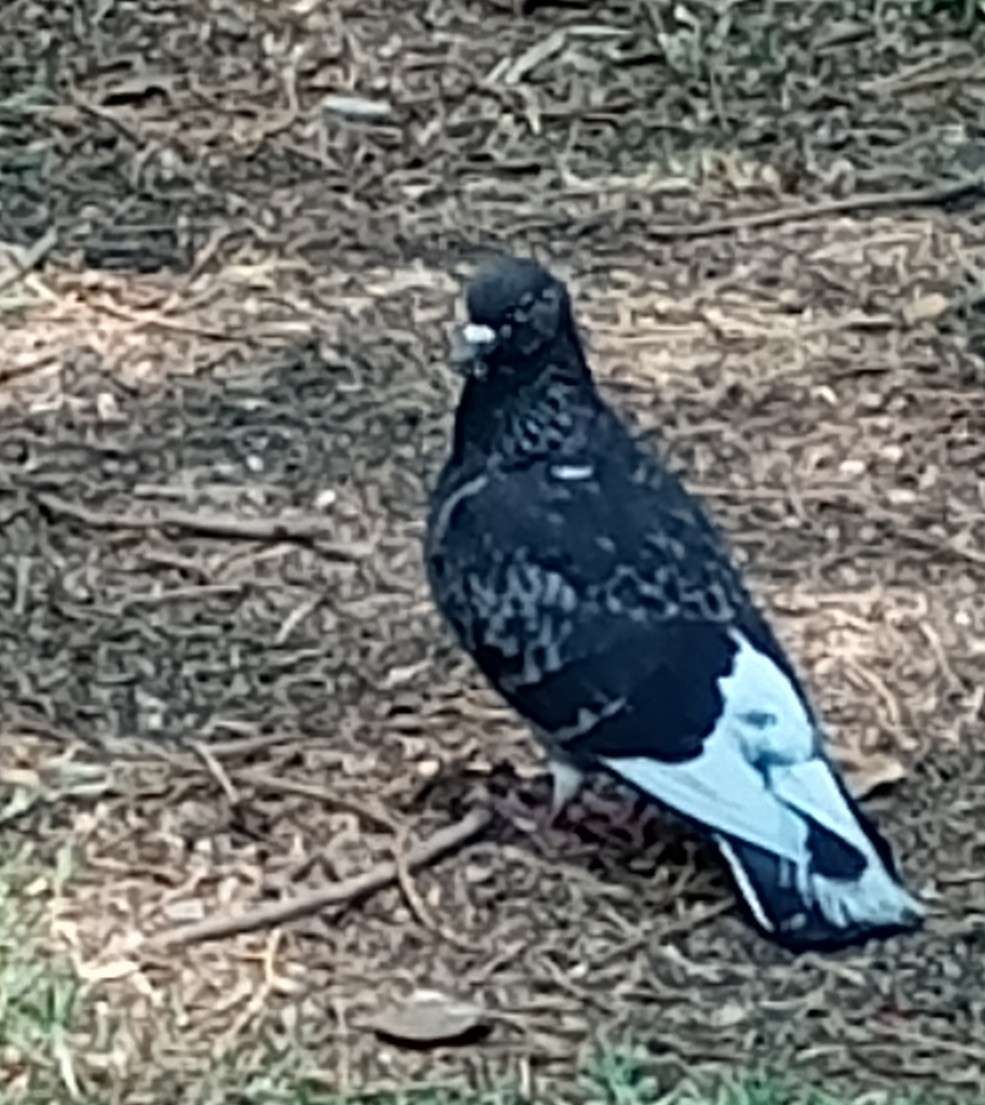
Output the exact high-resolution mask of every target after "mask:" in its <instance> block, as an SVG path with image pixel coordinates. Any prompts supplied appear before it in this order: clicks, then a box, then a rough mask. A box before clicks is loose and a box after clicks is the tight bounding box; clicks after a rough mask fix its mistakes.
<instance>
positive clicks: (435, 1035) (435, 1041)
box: [372, 990, 490, 1047]
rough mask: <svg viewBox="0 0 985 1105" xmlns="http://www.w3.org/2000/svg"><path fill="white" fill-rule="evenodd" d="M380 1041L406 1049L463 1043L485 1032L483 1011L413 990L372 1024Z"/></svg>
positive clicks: (486, 1024) (486, 1029) (430, 992)
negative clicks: (406, 997)
mask: <svg viewBox="0 0 985 1105" xmlns="http://www.w3.org/2000/svg"><path fill="white" fill-rule="evenodd" d="M372 1027H373V1031H374V1032H375V1033H376V1034H377V1035H378V1036H379V1037H381V1038H382V1039H384V1040H389V1041H391V1042H393V1043H398V1044H403V1045H405V1046H410V1047H437V1046H439V1045H442V1044H456V1043H466V1042H468V1041H469V1040H474V1039H475V1038H476V1037H478V1036H482V1035H485V1034H486V1033H487V1032H488V1031H489V1027H490V1025H489V1022H488V1020H487V1019H486V1015H485V1011H484V1010H483V1009H482V1008H481V1007H480V1006H478V1005H475V1004H473V1003H471V1002H464V1001H458V1000H457V999H455V998H451V997H449V996H448V995H447V994H442V993H439V992H438V991H436V990H416V991H415V992H414V993H413V994H411V996H410V997H409V998H408V999H407V1000H406V1001H405V1002H402V1003H400V1004H399V1005H393V1006H390V1007H389V1008H387V1009H384V1010H383V1012H382V1013H380V1014H379V1015H378V1016H377V1018H376V1020H375V1021H374V1022H373V1026H372Z"/></svg>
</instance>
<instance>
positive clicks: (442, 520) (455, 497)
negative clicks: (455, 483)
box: [430, 476, 489, 547]
mask: <svg viewBox="0 0 985 1105" xmlns="http://www.w3.org/2000/svg"><path fill="white" fill-rule="evenodd" d="M487 483H489V477H488V476H475V477H473V478H472V479H471V480H466V481H465V483H463V484H462V486H461V487H458V488H456V489H455V490H454V491H453V492H452V494H451V495H449V496H448V498H447V499H445V501H444V502H443V503H442V504H441V509H440V510H439V511H438V513H437V514H436V515H435V519H434V525H433V526H432V527H431V534H430V544H431V545H432V547H436V546H438V545H439V544H440V543H441V542H442V541H443V540H444V537H445V531H446V530H447V529H448V523H449V522H450V521H451V516H452V515H453V514H454V513H455V511H456V510H457V509H458V505H459V504H460V503H461V502H463V501H464V500H465V499H469V498H471V497H472V496H473V495H478V494H479V492H480V491H482V489H483V488H484V487H485V486H486V484H487Z"/></svg>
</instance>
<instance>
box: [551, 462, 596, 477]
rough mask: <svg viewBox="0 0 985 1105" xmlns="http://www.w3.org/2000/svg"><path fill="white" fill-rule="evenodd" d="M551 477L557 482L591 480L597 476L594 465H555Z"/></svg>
mask: <svg viewBox="0 0 985 1105" xmlns="http://www.w3.org/2000/svg"><path fill="white" fill-rule="evenodd" d="M551 475H552V476H553V477H554V478H555V479H557V480H590V479H591V478H592V476H594V475H595V466H594V465H592V464H555V465H554V466H553V467H552V468H551Z"/></svg>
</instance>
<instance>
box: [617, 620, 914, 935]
mask: <svg viewBox="0 0 985 1105" xmlns="http://www.w3.org/2000/svg"><path fill="white" fill-rule="evenodd" d="M733 639H734V640H735V642H736V645H737V646H738V651H737V653H736V655H735V658H734V662H733V666H732V670H731V672H730V673H729V674H728V675H727V676H726V677H725V678H723V679H722V680H721V681H720V682H719V689H720V691H721V692H722V698H723V709H722V714H721V716H720V718H719V720H718V722H717V724H716V725H715V728H714V729H713V730H712V732H711V734H710V735H709V736H708V737H707V739H706V740H705V743H704V747H703V748H702V751H701V754H700V755H698V756H696V757H695V758H694V759H692V760H688V761H685V762H684V763H666V762H664V761H661V760H657V759H651V758H649V757H646V756H634V757H615V758H606V759H603V760H602V763H603V764H605V766H606V767H608V768H609V770H611V771H613V772H615V773H616V774H617V775H620V776H622V778H624V779H625V780H627V781H628V782H630V783H632V784H633V785H634V786H637V787H639V788H640V789H641V790H643V791H644V792H645V793H647V794H650V795H652V796H653V797H654V798H656V799H658V800H659V801H661V802H663V803H665V804H666V805H668V806H670V807H671V808H672V809H675V810H677V811H678V812H679V813H682V814H684V815H685V816H686V817H691V818H693V819H694V820H696V821H698V822H700V823H701V824H703V825H705V826H706V827H707V828H709V829H711V830H712V831H713V833H714V834H715V837H716V842H717V843H718V845H719V847H720V849H721V851H722V855H723V856H724V858H725V860H726V861H727V862H728V864H729V866H730V867H731V868H732V870H733V873H734V875H735V878H736V882H737V883H738V885H739V888H740V890H741V891H742V893H743V897H745V898H746V900H747V902H748V903H749V906H750V908H751V909H752V910H753V912H754V913H755V914H756V917H757V919H758V920H759V921H760V923H761V924H763V925H764V927H769V922H768V919H767V917H766V914H765V911H764V909H763V906H762V902H761V900H760V898H759V896H758V894H757V892H756V890H755V888H754V887H753V885H752V882H751V880H750V877H749V875H748V874H747V872H746V871H745V870H744V869H743V867H742V864H741V862H740V861H739V859H738V856H737V854H736V852H735V850H734V849H733V848H732V847H731V846H730V845H729V843H728V841H727V840H725V839H723V837H726V836H727V837H732V838H736V839H739V840H743V841H745V842H747V843H748V844H752V845H755V846H756V847H759V848H762V849H764V850H766V851H768V852H771V853H772V854H773V855H775V856H778V857H780V858H782V859H786V860H789V861H790V862H791V863H792V864H793V878H794V880H795V884H796V887H797V890H798V893H799V894H800V895H801V897H802V898H803V900H804V903H805V905H808V906H810V905H816V907H817V908H818V909H819V910H820V912H821V914H822V915H823V916H824V917H825V918H826V920H827V921H828V922H829V923H830V924H832V925H834V926H838V927H849V926H851V925H855V924H866V923H868V924H893V923H897V922H899V921H901V920H902V919H906V918H910V919H912V918H918V917H920V916H921V914H922V912H923V911H922V907H921V906H920V905H919V903H918V902H917V901H916V900H915V899H914V898H913V897H912V896H911V895H909V894H908V893H907V892H906V891H905V890H904V889H903V888H902V887H901V886H900V885H899V883H898V882H897V881H896V880H895V878H894V877H893V876H892V874H891V873H890V872H889V871H888V870H887V869H886V867H885V865H884V864H883V862H882V860H881V859H880V857H879V855H878V853H877V852H876V850H875V848H874V847H873V845H872V842H871V841H870V840H869V838H868V836H867V834H866V833H865V830H864V829H863V828H862V827H861V825H860V824H859V823H858V820H857V819H856V817H855V814H854V812H853V810H852V808H851V806H850V805H849V803H848V802H847V801H846V799H845V796H844V795H843V793H842V791H841V789H840V788H839V786H838V784H837V781H836V779H835V777H834V774H833V772H832V769H831V767H830V765H829V764H828V763H827V762H826V760H825V759H824V758H823V757H822V756H821V755H819V745H818V737H817V734H816V733H815V731H814V727H813V725H812V724H811V720H810V717H809V715H808V712H807V709H806V708H805V706H804V704H803V702H802V701H801V699H800V695H799V694H798V693H797V690H796V688H795V687H794V686H793V685H792V684H791V682H790V680H789V678H788V677H787V676H786V674H785V673H784V672H783V671H782V670H781V669H780V668H779V667H778V666H777V665H776V664H775V663H774V662H773V661H772V660H771V659H770V658H769V657H768V656H766V655H764V654H763V653H761V652H759V651H758V650H757V649H755V648H754V647H753V646H752V644H750V642H749V641H748V640H747V639H746V638H745V637H744V636H743V635H742V634H740V633H733ZM805 817H808V818H810V819H811V820H812V821H814V822H816V823H817V824H819V825H821V826H823V827H824V828H825V829H827V830H829V831H830V832H832V833H834V834H835V835H836V836H837V837H839V838H840V839H842V840H843V841H845V842H846V843H847V844H849V845H851V846H852V847H854V848H856V849H857V850H858V851H859V852H860V853H861V854H862V856H864V858H865V862H866V866H865V869H864V870H863V871H862V873H861V874H860V875H859V877H858V878H857V879H853V880H844V879H834V878H828V877H825V876H822V875H818V874H814V873H812V872H811V869H810V868H811V856H810V854H809V852H808V822H807V821H806V820H805Z"/></svg>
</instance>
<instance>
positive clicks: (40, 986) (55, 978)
mask: <svg viewBox="0 0 985 1105" xmlns="http://www.w3.org/2000/svg"><path fill="white" fill-rule="evenodd" d="M70 869H71V853H70V851H69V850H68V849H67V848H66V849H65V850H63V852H61V853H59V856H58V858H57V860H56V862H55V864H54V866H53V867H43V866H42V865H40V864H39V863H38V862H37V861H36V859H35V857H34V854H33V852H32V850H31V848H30V847H29V846H23V847H21V848H20V849H19V850H17V851H15V852H13V853H8V854H7V855H6V856H4V857H2V858H0V1085H2V1086H3V1096H2V1098H0V1100H2V1101H3V1103H4V1105H34V1103H35V1102H37V1103H38V1105H41V1103H42V1102H44V1103H45V1105H47V1103H49V1102H53V1101H64V1100H72V1099H76V1098H77V1097H78V1086H77V1082H76V1078H75V1072H74V1067H73V1064H72V1058H71V1050H70V1047H69V1034H70V1032H71V1030H72V1028H73V1026H74V1024H75V1021H76V1017H77V1015H78V1013H79V1008H80V1000H79V999H80V995H81V984H80V982H79V980H78V978H77V977H76V975H75V974H74V972H73V971H72V969H71V967H70V966H69V965H68V964H66V963H60V962H57V961H55V960H53V959H52V958H51V957H50V956H48V955H46V954H45V953H44V952H43V951H42V948H41V940H40V935H39V928H40V926H41V924H42V923H43V920H44V910H45V905H46V903H47V902H48V901H49V899H50V898H51V896H52V895H54V894H58V893H60V891H61V887H62V885H63V883H64V881H65V879H66V878H67V877H68V874H69V872H70Z"/></svg>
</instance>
